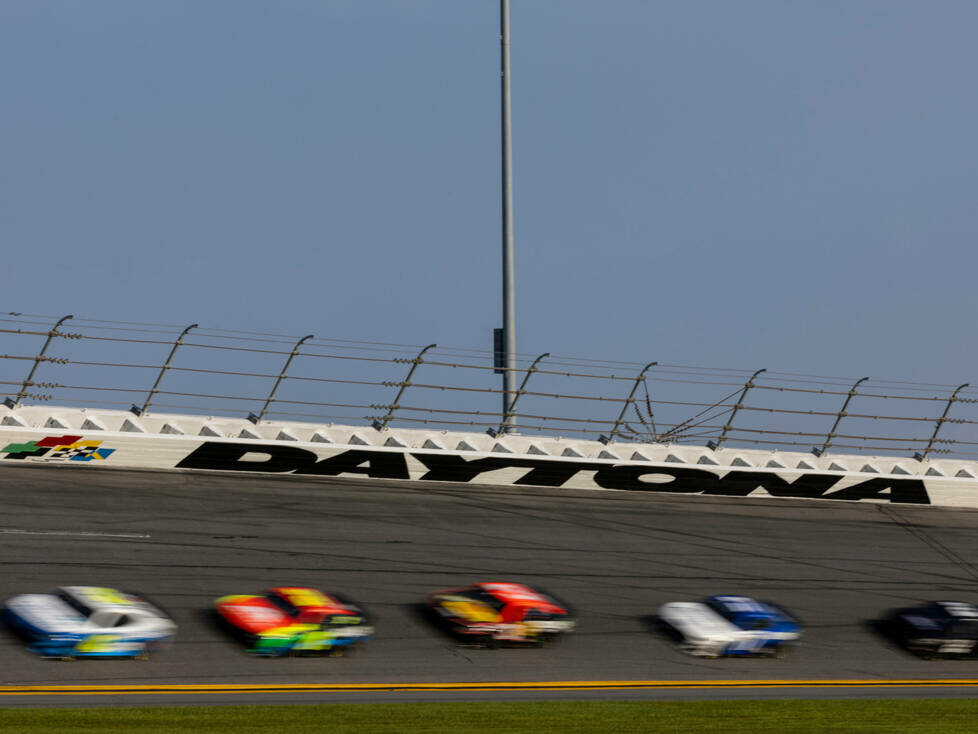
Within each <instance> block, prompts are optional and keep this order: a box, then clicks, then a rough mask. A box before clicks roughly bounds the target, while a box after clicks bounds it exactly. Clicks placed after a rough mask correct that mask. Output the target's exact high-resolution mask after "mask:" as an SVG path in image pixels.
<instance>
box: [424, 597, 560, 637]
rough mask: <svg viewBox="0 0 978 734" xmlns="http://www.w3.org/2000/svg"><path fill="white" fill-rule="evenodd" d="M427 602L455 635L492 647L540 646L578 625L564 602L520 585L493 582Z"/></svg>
mask: <svg viewBox="0 0 978 734" xmlns="http://www.w3.org/2000/svg"><path fill="white" fill-rule="evenodd" d="M426 603H427V605H428V608H429V609H430V610H431V611H432V612H433V613H434V614H435V615H436V619H438V620H440V621H441V622H442V623H443V624H444V625H445V626H447V627H448V629H449V631H451V632H452V633H453V634H455V635H457V636H459V637H460V638H464V639H472V640H475V641H479V642H485V643H490V644H492V643H495V642H513V643H538V644H539V643H543V642H546V641H547V640H550V639H553V638H555V637H557V636H559V635H561V634H563V633H565V632H570V631H571V630H572V629H574V624H575V622H574V619H573V618H572V617H571V612H570V608H569V607H568V606H567V605H566V604H565V603H563V602H562V601H560V600H558V599H556V598H555V597H553V596H551V595H550V594H548V593H545V592H543V591H540V590H536V589H531V588H530V587H529V586H526V585H524V584H517V583H509V582H506V583H502V582H492V583H483V584H473V585H472V586H466V587H464V588H461V589H446V590H443V591H435V592H432V593H431V594H429V595H428V597H427V599H426Z"/></svg>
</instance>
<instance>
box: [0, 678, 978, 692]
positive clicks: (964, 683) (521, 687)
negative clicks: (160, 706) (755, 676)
mask: <svg viewBox="0 0 978 734" xmlns="http://www.w3.org/2000/svg"><path fill="white" fill-rule="evenodd" d="M971 686H978V679H975V678H906V679H893V680H872V679H869V680H864V679H843V680H600V681H523V682H483V683H475V682H473V683H269V684H262V683H200V684H193V683H191V684H169V685H52V686H48V685H38V686H29V685H28V686H0V696H134V695H194V694H205V693H215V694H236V693H382V692H388V693H396V692H404V691H416V692H426V691H427V692H438V691H442V692H449V691H460V692H461V691H602V690H608V691H611V690H656V689H661V690H668V689H687V690H688V689H708V688H721V689H723V688H726V689H752V688H913V687H921V688H950V687H971Z"/></svg>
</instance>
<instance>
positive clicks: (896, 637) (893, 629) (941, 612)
mask: <svg viewBox="0 0 978 734" xmlns="http://www.w3.org/2000/svg"><path fill="white" fill-rule="evenodd" d="M879 627H880V631H881V632H882V633H883V634H884V635H885V636H887V637H889V638H890V639H891V640H892V641H893V642H894V643H896V644H897V645H900V646H901V647H903V648H904V649H906V650H907V651H909V652H911V653H913V654H915V655H918V656H920V657H922V658H934V657H972V656H974V655H975V654H976V653H978V607H975V605H974V604H968V603H967V602H961V601H932V602H928V603H926V604H921V605H920V606H916V607H906V608H904V609H894V610H893V611H891V612H890V613H889V614H888V615H886V617H884V618H883V619H882V620H881V621H880V624H879Z"/></svg>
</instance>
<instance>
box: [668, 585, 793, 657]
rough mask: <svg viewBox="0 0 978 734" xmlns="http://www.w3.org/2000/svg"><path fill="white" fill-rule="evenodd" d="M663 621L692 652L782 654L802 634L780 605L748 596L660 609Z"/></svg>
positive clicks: (685, 649) (702, 654)
mask: <svg viewBox="0 0 978 734" xmlns="http://www.w3.org/2000/svg"><path fill="white" fill-rule="evenodd" d="M657 617H658V620H659V622H660V624H662V625H663V626H664V627H665V629H666V631H667V632H669V633H670V634H671V635H672V636H674V637H676V638H677V639H678V640H679V642H680V649H682V650H683V651H684V652H687V653H689V654H690V655H697V656H701V657H711V658H715V657H720V656H721V655H780V654H783V653H784V652H785V650H786V648H787V646H788V645H790V644H791V643H793V642H795V641H796V640H798V638H799V637H801V631H802V630H801V625H800V624H799V623H798V621H797V620H796V619H794V618H793V617H792V616H791V615H789V614H788V613H787V612H786V611H784V610H783V609H781V608H780V607H777V606H775V605H774V604H771V603H770V602H761V601H757V600H756V599H751V598H749V597H746V596H711V597H707V598H706V599H704V600H703V601H701V602H672V603H670V604H664V605H663V606H662V607H660V608H659V611H658V614H657Z"/></svg>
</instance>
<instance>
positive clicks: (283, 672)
mask: <svg viewBox="0 0 978 734" xmlns="http://www.w3.org/2000/svg"><path fill="white" fill-rule="evenodd" d="M0 497H2V504H0V507H2V514H0V598H7V597H9V596H12V595H14V594H18V593H25V592H36V591H46V590H48V589H50V588H53V587H55V586H59V585H72V584H91V585H102V586H114V587H119V588H125V589H134V590H138V591H141V592H143V593H145V594H146V595H147V596H148V597H150V598H151V599H153V600H154V601H155V602H157V603H158V604H159V605H160V606H162V607H163V608H165V609H166V610H167V611H168V612H169V613H170V615H171V616H172V617H173V618H174V620H175V621H176V622H177V624H178V625H179V631H178V634H177V638H176V640H175V641H174V643H173V644H172V646H171V647H169V648H168V649H166V650H164V651H162V652H160V653H159V654H157V655H155V656H154V657H153V658H152V659H150V660H148V661H136V660H78V661H73V662H63V661H50V660H43V659H39V658H37V657H35V656H34V655H32V654H31V653H29V652H28V651H26V650H25V649H24V648H23V645H22V644H21V642H20V641H19V640H17V639H16V638H14V637H13V636H11V635H9V634H8V633H7V632H6V631H3V632H0V707H4V706H25V705H26V706H38V705H44V706H47V705H53V706H77V705H125V704H147V703H151V704H160V703H180V704H202V703H293V702H306V703H312V702H317V703H319V702H327V701H337V702H339V701H343V702H349V701H363V702H376V701H382V702H387V701H390V702H394V701H421V700H503V699H505V700H540V699H545V698H589V699H605V700H615V699H636V698H642V699H645V698H657V699H683V698H739V697H749V698H801V697H825V698H841V697H895V696H929V697H937V696H972V695H974V694H975V693H976V691H978V661H973V660H937V661H924V660H919V659H917V658H915V657H913V656H910V655H908V654H906V653H904V652H902V651H900V650H898V649H895V648H893V647H891V646H890V645H889V644H888V643H886V642H885V641H883V640H881V639H880V638H878V637H876V636H875V635H874V634H873V633H872V632H871V631H870V630H868V629H867V627H866V623H867V621H869V620H872V619H874V618H876V617H878V616H879V615H880V614H881V613H882V612H883V611H885V610H887V609H889V608H892V607H896V606H903V605H906V604H908V603H912V602H916V601H919V600H927V599H959V600H964V601H975V600H978V567H976V563H978V553H976V550H975V549H976V537H978V534H976V533H978V511H972V510H960V509H955V510H953V511H951V510H943V509H939V508H932V507H912V506H900V505H888V504H875V503H872V504H870V503H859V504H856V503H852V504H847V503H839V502H817V501H804V500H771V499H751V498H747V499H744V498H724V497H699V496H681V497H680V496H670V495H666V494H657V493H653V492H621V491H583V490H582V491H575V490H554V489H533V488H520V489H499V488H489V487H474V486H469V485H464V486H463V485H438V486H428V487H421V486H419V485H417V484H407V483H394V482H387V483H379V482H374V481H370V480H345V479H332V480H307V479H298V478H288V477H256V476H233V477H231V476H217V475H207V474H201V473H181V474H177V473H172V474H158V473H140V472H128V471H109V470H89V469H70V468H67V467H29V466H16V467H11V466H9V465H4V466H2V467H0ZM489 580H497V581H499V580H515V581H523V582H526V583H529V584H531V585H539V586H542V587H543V588H546V589H549V590H550V591H552V592H553V593H555V594H556V595H558V596H560V597H561V598H563V599H565V600H566V601H567V602H569V603H570V604H571V605H572V606H573V607H574V609H575V612H576V614H577V616H578V619H579V624H578V629H577V630H576V631H575V632H574V633H573V634H572V635H571V636H569V637H568V638H567V639H566V640H564V641H562V642H559V643H557V644H554V645H552V646H549V647H546V648H543V649H512V648H504V649H496V650H489V649H480V648H471V647H461V646H459V645H457V644H456V643H455V642H454V641H453V640H450V639H448V638H446V637H445V636H443V635H442V634H441V632H439V631H438V630H436V629H434V628H432V627H431V626H429V625H428V623H427V622H426V621H425V619H424V618H423V617H422V616H420V615H419V614H418V612H417V607H416V605H417V603H418V602H420V600H421V599H422V598H423V597H424V595H425V594H426V593H427V592H429V591H431V590H433V589H439V588H448V587H453V586H461V585H465V584H468V583H471V582H473V581H489ZM277 585H308V586H315V587H319V588H322V589H324V590H334V591H339V592H343V593H346V594H348V595H349V596H351V597H353V598H355V599H357V600H358V601H360V602H361V603H363V605H364V606H366V607H367V608H368V609H369V610H370V612H371V613H372V614H373V615H374V617H375V619H376V628H377V633H376V636H375V638H374V639H373V641H371V642H370V643H368V644H367V645H366V646H365V647H364V648H363V649H362V651H360V652H358V653H356V654H355V655H352V656H350V657H339V658H284V659H260V658H252V657H250V656H248V655H247V654H246V653H245V652H244V651H243V650H242V649H241V648H240V647H239V646H238V645H237V644H236V643H235V642H234V641H232V640H230V639H228V638H227V637H225V636H224V635H223V634H222V633H221V632H220V631H219V630H218V629H216V628H215V626H214V625H213V623H212V620H211V618H210V615H209V614H208V611H209V609H210V605H211V604H212V602H213V600H214V598H215V597H217V596H220V595H223V594H229V593H249V592H257V591H260V590H262V589H264V588H267V587H269V586H277ZM716 593H735V594H745V595H749V596H755V597H760V598H768V599H771V600H774V601H777V602H779V603H781V604H782V605H784V606H785V607H787V608H788V609H790V610H792V611H793V612H795V613H796V614H797V615H798V616H799V617H801V618H802V620H803V621H804V622H805V625H806V637H805V638H804V640H803V644H801V645H799V646H798V647H797V648H796V649H795V650H793V651H792V653H791V654H790V655H789V656H788V657H787V658H786V659H782V660H773V659H760V658H752V659H719V660H704V659H699V658H693V657H689V656H687V655H684V654H683V653H681V652H680V651H679V650H677V649H676V648H675V647H674V646H673V645H672V644H671V643H670V642H668V641H667V640H665V639H663V638H662V637H660V636H659V635H658V634H656V633H654V632H653V631H652V630H651V629H650V626H649V616H650V615H652V614H653V613H654V612H655V610H656V608H657V607H658V606H659V605H660V604H662V603H664V602H667V601H675V600H688V599H697V598H699V597H702V596H705V595H709V594H716ZM626 682H627V683H626ZM54 686H62V687H63V688H53V687H54ZM86 686H87V687H88V688H85V687H86ZM93 686H94V688H93Z"/></svg>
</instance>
